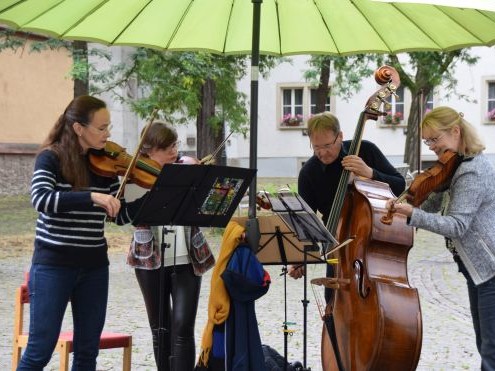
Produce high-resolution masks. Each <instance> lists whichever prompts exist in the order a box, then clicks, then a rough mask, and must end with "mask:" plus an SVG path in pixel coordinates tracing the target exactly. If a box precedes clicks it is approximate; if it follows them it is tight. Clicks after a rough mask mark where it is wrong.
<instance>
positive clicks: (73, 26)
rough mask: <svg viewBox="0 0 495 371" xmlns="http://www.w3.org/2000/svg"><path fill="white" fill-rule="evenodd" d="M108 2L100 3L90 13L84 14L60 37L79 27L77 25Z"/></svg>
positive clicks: (106, 0) (107, 0)
mask: <svg viewBox="0 0 495 371" xmlns="http://www.w3.org/2000/svg"><path fill="white" fill-rule="evenodd" d="M109 1H110V0H105V1H104V2H101V3H99V4H98V5H97V6H95V7H94V8H93V9H91V11H90V12H89V13H87V14H85V16H84V17H83V18H81V19H80V20H79V21H77V22H76V23H74V24H73V25H72V26H71V27H69V28H68V29H67V30H65V31H64V33H63V34H62V37H65V35H66V34H67V32H69V31H71V30H72V29H74V28H75V27H77V26H79V24H80V23H81V22H82V21H84V20H85V19H86V18H88V17H90V16H91V14H93V13H94V12H96V11H97V10H98V9H100V8H101V7H102V6H103V5H104V4H106V3H108V2H109Z"/></svg>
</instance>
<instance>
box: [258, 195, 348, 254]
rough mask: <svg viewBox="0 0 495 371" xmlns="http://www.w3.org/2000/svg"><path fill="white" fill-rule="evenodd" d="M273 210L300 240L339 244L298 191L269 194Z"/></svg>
mask: <svg viewBox="0 0 495 371" xmlns="http://www.w3.org/2000/svg"><path fill="white" fill-rule="evenodd" d="M267 197H268V200H269V201H270V203H271V205H272V210H273V211H274V212H276V213H278V214H279V215H280V217H281V218H282V219H283V220H284V222H285V223H286V224H287V225H288V226H289V227H290V228H291V229H292V230H293V231H294V232H295V233H296V234H297V236H298V239H299V240H300V241H316V242H323V243H326V244H328V243H330V245H334V246H335V245H337V244H338V242H337V240H336V239H335V238H334V237H333V236H332V234H331V233H330V232H329V231H328V230H327V229H326V227H325V225H324V224H323V222H322V221H321V219H320V218H318V217H317V216H316V215H315V213H314V212H313V210H312V209H311V208H310V207H309V205H308V204H307V203H306V202H305V201H304V200H303V199H302V197H301V196H299V195H298V194H296V193H288V192H282V193H279V194H278V195H277V196H276V197H274V196H270V195H268V194H267Z"/></svg>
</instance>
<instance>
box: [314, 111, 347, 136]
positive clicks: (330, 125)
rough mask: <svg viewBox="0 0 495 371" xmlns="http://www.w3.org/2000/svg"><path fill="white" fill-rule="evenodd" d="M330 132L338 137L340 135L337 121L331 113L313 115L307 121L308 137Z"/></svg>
mask: <svg viewBox="0 0 495 371" xmlns="http://www.w3.org/2000/svg"><path fill="white" fill-rule="evenodd" d="M327 130H331V131H333V132H334V133H335V135H338V134H339V133H340V123H339V119H338V118H337V117H336V116H335V115H334V114H333V113H331V112H321V113H317V114H316V115H313V116H312V117H311V118H310V119H309V120H308V135H309V136H310V137H311V135H312V134H314V133H321V132H323V131H327Z"/></svg>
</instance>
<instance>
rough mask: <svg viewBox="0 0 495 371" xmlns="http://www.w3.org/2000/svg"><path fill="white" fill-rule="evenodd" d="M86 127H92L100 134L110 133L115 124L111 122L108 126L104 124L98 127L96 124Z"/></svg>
mask: <svg viewBox="0 0 495 371" xmlns="http://www.w3.org/2000/svg"><path fill="white" fill-rule="evenodd" d="M84 127H85V128H88V129H91V130H95V133H98V134H104V133H109V134H110V130H112V128H113V125H112V124H110V125H107V126H102V127H100V128H97V127H96V126H93V125H86V126H84Z"/></svg>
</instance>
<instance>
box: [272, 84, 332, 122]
mask: <svg viewBox="0 0 495 371" xmlns="http://www.w3.org/2000/svg"><path fill="white" fill-rule="evenodd" d="M331 86H332V85H331V84H330V89H331ZM286 89H293V90H294V89H302V90H303V99H302V115H303V121H302V122H301V124H300V125H298V126H283V125H281V122H282V118H283V117H284V105H283V92H284V90H286ZM311 89H316V87H315V86H313V85H311V84H310V83H301V82H294V83H290V82H287V83H279V84H277V100H276V102H277V104H276V107H277V108H276V110H277V114H276V119H277V128H278V129H280V130H286V129H289V130H290V129H306V128H307V121H308V119H309V117H310V116H311ZM292 94H294V93H292ZM293 101H294V100H293ZM334 111H335V97H334V96H333V95H330V112H332V113H335V112H334ZM294 112H295V111H294V107H291V113H292V114H294Z"/></svg>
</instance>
